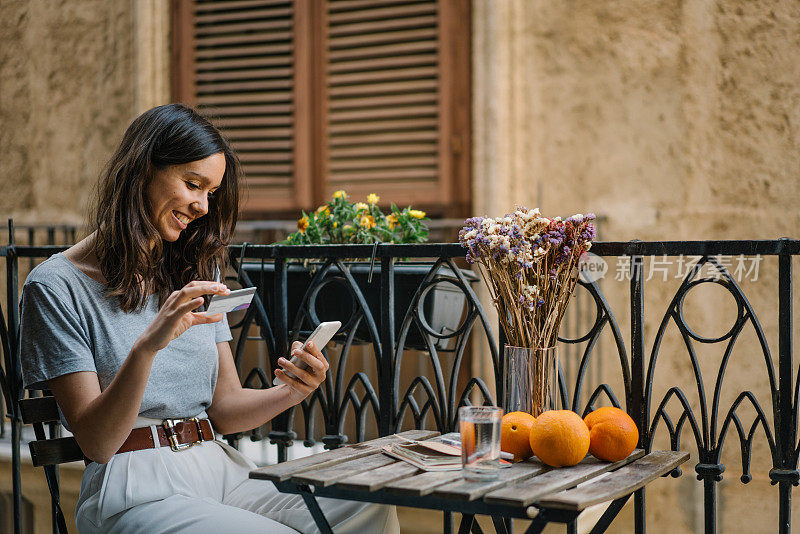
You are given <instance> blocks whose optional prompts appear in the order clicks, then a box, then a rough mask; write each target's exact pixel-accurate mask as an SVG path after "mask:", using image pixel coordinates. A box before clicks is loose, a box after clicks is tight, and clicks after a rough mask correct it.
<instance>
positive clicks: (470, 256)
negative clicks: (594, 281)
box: [459, 207, 595, 349]
mask: <svg viewBox="0 0 800 534" xmlns="http://www.w3.org/2000/svg"><path fill="white" fill-rule="evenodd" d="M594 219H595V216H594V214H592V213H590V214H588V215H582V214H577V215H573V216H572V217H569V218H567V219H564V220H562V219H561V217H555V218H552V219H550V218H547V217H544V216H543V215H542V214H541V213H540V212H539V209H538V208H536V209H532V210H528V209H525V208H523V207H520V208H517V210H516V211H514V213H511V214H509V215H506V216H505V217H498V218H491V217H473V218H471V219H467V220H466V221H465V225H464V227H463V228H462V229H461V231H460V232H459V241H460V242H461V244H462V246H463V247H464V248H466V249H467V250H468V252H467V261H468V262H470V263H477V264H478V268H479V270H480V272H481V275H482V276H483V278H484V281H485V282H486V284H487V286H488V287H489V290H490V293H491V296H492V300H493V302H494V306H495V308H497V312H498V315H499V316H500V324H501V326H502V328H503V330H504V331H505V334H506V338H507V339H508V342H509V344H510V345H515V346H517V347H529V348H540V349H541V348H550V347H554V346H555V344H556V340H557V338H558V328H559V325H560V324H561V320H562V319H563V317H564V312H565V311H566V309H567V304H568V303H569V299H570V297H571V295H572V292H573V290H574V288H575V283H576V280H577V278H578V262H579V261H580V257H581V254H583V253H584V252H586V251H587V250H589V248H590V247H591V246H592V239H594V236H595V226H594V224H593V223H592V222H591V221H593V220H594Z"/></svg>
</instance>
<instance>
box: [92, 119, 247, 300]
mask: <svg viewBox="0 0 800 534" xmlns="http://www.w3.org/2000/svg"><path fill="white" fill-rule="evenodd" d="M218 153H222V154H223V155H224V156H225V174H224V176H223V178H222V183H221V184H220V187H219V189H217V191H216V192H215V193H214V195H213V197H211V198H209V201H208V213H206V214H205V215H204V216H202V217H199V218H197V219H195V220H193V221H192V222H191V223H189V226H188V227H187V228H186V229H185V230H184V231H183V232H181V234H180V237H179V238H178V239H177V241H175V242H169V241H164V240H163V239H162V238H161V235H160V234H159V232H158V230H157V229H156V227H155V226H154V225H153V223H152V221H151V220H150V217H149V214H148V210H147V201H146V198H145V190H146V188H147V185H148V184H149V183H150V181H151V180H152V179H153V177H154V174H155V172H156V171H157V170H162V169H165V168H167V167H169V166H170V165H180V164H185V163H190V162H192V161H197V160H201V159H204V158H207V157H208V156H211V155H213V154H218ZM240 176H241V166H240V164H239V159H238V158H237V156H236V154H235V153H234V152H233V150H232V149H231V147H230V145H229V144H228V142H227V141H226V140H225V138H224V137H223V136H222V134H221V133H220V132H219V130H217V129H216V128H215V127H214V126H213V125H212V124H211V122H209V121H208V119H206V118H205V117H203V116H202V115H200V114H199V113H198V112H197V111H195V110H194V109H192V108H190V107H188V106H185V105H183V104H169V105H166V106H159V107H156V108H153V109H151V110H149V111H146V112H145V113H143V114H142V115H140V116H139V117H138V118H137V119H136V120H134V121H133V123H132V124H131V125H130V126H129V127H128V129H127V131H126V132H125V135H124V136H123V138H122V142H121V143H120V145H119V147H118V148H117V150H116V152H114V155H113V156H112V157H111V160H110V161H109V162H108V165H106V167H105V169H104V170H103V172H102V174H101V175H100V180H99V182H98V184H97V194H96V198H95V206H94V209H93V210H92V211H91V212H90V215H89V216H90V220H89V226H90V229H91V230H94V231H95V232H96V234H95V235H96V239H95V242H94V253H95V254H96V255H97V258H98V259H99V263H100V270H101V272H102V273H103V276H104V277H105V279H106V283H107V289H106V294H107V295H108V296H112V297H119V299H120V305H121V308H122V309H123V310H124V311H126V312H129V311H133V310H140V309H142V308H143V307H144V305H145V302H146V300H147V297H148V296H149V295H151V294H157V295H158V298H159V305H161V304H163V303H164V300H165V299H166V298H167V297H168V296H169V294H170V293H171V292H172V291H174V290H176V289H180V288H181V287H183V286H184V285H186V284H187V283H189V282H191V281H193V280H213V279H214V278H215V277H216V276H217V274H218V273H224V272H225V270H226V268H227V266H228V258H227V252H226V247H227V245H228V244H229V243H230V240H231V237H232V236H233V232H234V229H235V227H236V220H237V215H238V206H239V179H240Z"/></svg>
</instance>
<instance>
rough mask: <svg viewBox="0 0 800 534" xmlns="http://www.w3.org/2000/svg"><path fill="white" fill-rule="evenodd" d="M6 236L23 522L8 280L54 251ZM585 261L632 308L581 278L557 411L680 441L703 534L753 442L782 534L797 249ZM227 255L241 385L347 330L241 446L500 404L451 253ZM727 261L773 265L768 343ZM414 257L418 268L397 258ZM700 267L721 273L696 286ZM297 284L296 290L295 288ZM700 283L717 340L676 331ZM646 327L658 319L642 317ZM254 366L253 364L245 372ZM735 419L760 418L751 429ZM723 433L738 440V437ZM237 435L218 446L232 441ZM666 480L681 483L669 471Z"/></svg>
mask: <svg viewBox="0 0 800 534" xmlns="http://www.w3.org/2000/svg"><path fill="white" fill-rule="evenodd" d="M12 228H13V226H12ZM11 234H12V235H11V239H10V241H9V242H10V244H9V246H6V247H0V256H2V257H3V258H4V259H5V264H6V265H5V266H6V269H5V272H6V286H5V289H6V297H7V298H6V306H5V310H3V309H2V307H1V306H0V313H3V314H4V315H3V320H2V325H3V326H2V327H0V342H2V350H3V357H4V366H3V374H2V375H0V379H2V386H3V396H4V400H5V401H6V405H7V406H8V410H9V411H10V412H11V413H10V418H11V429H12V456H13V458H12V460H13V465H14V467H13V469H14V480H13V482H14V486H15V513H17V514H18V513H19V510H21V504H20V503H21V501H19V496H20V495H21V494H20V493H19V488H20V482H19V439H20V433H19V431H20V418H19V415H18V414H17V413H16V412H15V406H16V403H17V400H18V399H19V398H21V396H22V395H23V394H25V392H23V391H22V390H21V381H20V378H19V361H18V358H17V352H16V350H17V349H16V342H17V339H16V338H17V332H18V324H19V317H18V312H17V298H18V288H19V283H20V280H19V273H18V268H19V263H20V259H22V258H28V259H29V261H30V262H32V261H33V260H34V259H37V258H45V257H48V256H49V255H51V254H53V253H54V252H57V251H59V250H61V249H62V248H63V247H20V246H17V245H16V244H15V243H14V240H13V231H12V232H11ZM592 253H594V254H597V255H598V256H600V257H603V258H606V259H609V260H611V259H617V260H618V261H620V260H622V259H624V260H625V265H626V266H625V269H624V270H625V275H626V276H625V278H627V280H626V281H627V282H628V284H627V287H626V288H625V290H624V293H625V294H624V299H623V300H625V301H627V305H626V306H624V307H623V308H620V307H617V309H612V305H611V304H609V303H610V302H611V300H610V299H609V295H607V294H604V292H603V289H606V290H608V287H607V286H606V285H603V284H602V283H599V282H596V281H595V282H581V284H580V287H579V291H582V292H583V295H582V298H588V299H589V300H587V301H586V302H589V303H590V305H591V306H590V307H591V308H592V309H593V310H594V318H593V319H591V320H589V321H588V322H587V323H586V324H585V325H584V327H583V330H582V331H579V330H572V331H571V332H570V334H569V335H567V333H566V332H565V331H562V337H560V338H559V340H560V341H561V343H562V346H563V347H575V348H576V350H575V354H577V356H576V357H575V359H574V361H571V362H569V363H570V367H569V368H568V369H567V370H568V372H565V369H564V367H563V366H562V368H561V369H560V370H559V382H560V397H561V399H560V401H561V404H562V406H563V407H566V408H569V409H572V410H575V411H577V412H578V413H581V414H584V413H586V412H588V411H591V410H592V409H594V408H595V407H597V406H598V405H600V404H611V405H614V406H619V407H622V408H624V409H625V410H626V411H627V412H628V413H629V414H630V415H631V416H632V417H633V418H634V420H635V421H636V423H637V426H638V427H639V429H640V443H639V445H640V446H641V447H644V448H645V449H650V448H651V447H653V446H654V443H656V441H657V440H658V439H666V440H667V441H668V442H669V444H670V446H671V448H673V449H675V450H677V449H679V448H680V447H682V446H686V445H687V444H688V445H691V446H693V447H695V448H696V450H697V452H698V461H697V464H696V465H695V472H696V475H697V477H698V479H699V480H701V481H702V484H703V491H704V511H705V519H704V522H705V527H704V528H705V531H706V532H708V533H711V532H715V531H716V524H717V518H716V511H717V503H716V499H717V490H718V488H719V482H720V481H721V480H722V474H723V471H724V470H725V465H724V464H723V462H722V453H723V450H724V447H725V445H726V444H728V447H730V446H731V445H730V443H734V446H735V444H736V442H737V441H738V446H739V456H740V459H741V468H742V471H741V475H740V479H741V482H742V483H748V482H749V481H750V479H751V478H752V475H751V454H752V450H753V446H754V444H755V443H759V444H762V443H763V444H764V446H765V447H766V449H767V450H768V451H769V455H770V459H771V462H772V467H771V469H770V471H769V478H770V480H771V481H772V483H773V484H776V485H777V486H778V505H779V513H778V527H779V528H778V531H779V532H783V533H788V532H790V513H791V495H792V487H793V486H796V485H797V484H798V479H799V476H798V469H797V465H798V455H800V444H798V440H797V435H796V428H797V412H798V395H800V388H799V387H798V381H795V380H794V375H793V370H794V365H795V363H794V360H793V354H792V328H793V322H792V315H793V309H792V258H793V257H794V256H796V255H798V254H799V253H800V241H796V240H788V239H784V240H774V241H721V242H712V241H682V242H637V241H634V242H601V243H596V244H595V245H594V247H593V248H592ZM230 254H231V259H232V263H233V266H234V271H232V273H231V277H232V278H233V279H234V280H235V281H236V282H237V283H238V284H240V285H242V286H248V287H249V286H257V287H258V291H257V297H256V299H255V302H254V305H252V306H251V307H250V308H249V309H248V310H247V311H246V312H245V313H243V314H241V316H240V317H237V318H236V321H235V323H232V324H231V326H232V328H233V329H234V330H235V331H237V337H236V340H237V341H236V345H235V347H234V350H233V353H234V358H235V361H236V364H237V367H238V368H239V371H240V374H241V376H242V377H243V382H244V384H245V385H246V386H247V387H255V388H266V387H271V386H272V377H273V374H272V373H273V372H274V370H275V369H276V368H277V367H278V364H277V360H278V358H279V357H281V356H284V355H286V354H287V353H288V352H289V346H290V343H291V342H292V341H293V340H297V339H300V338H303V337H304V336H305V335H306V334H307V333H308V332H309V331H310V330H312V329H313V328H314V326H315V325H316V324H318V323H319V322H320V321H322V320H326V319H330V318H332V317H330V314H332V313H340V314H341V313H344V315H342V316H341V317H342V322H343V323H344V324H343V328H342V330H341V331H340V333H339V334H338V335H337V337H336V338H335V343H334V344H333V345H332V346H329V347H328V348H326V350H325V352H326V355H327V357H328V358H329V360H330V361H331V371H330V372H329V375H328V377H327V379H326V382H325V383H324V384H323V386H322V387H321V388H319V389H318V390H317V391H316V392H315V393H314V394H313V395H312V396H310V397H309V398H308V399H306V400H305V401H303V402H302V403H301V404H300V405H298V406H297V407H295V408H293V409H290V410H288V411H286V412H284V413H283V414H281V415H280V416H278V417H276V418H275V419H274V420H273V421H272V422H271V424H270V425H269V427H268V430H269V431H268V433H266V434H265V433H264V430H265V429H266V427H265V428H262V429H256V430H255V431H254V432H253V433H251V435H250V436H248V437H250V438H252V439H265V438H268V439H270V440H271V441H272V442H274V443H276V444H278V450H279V459H280V460H285V459H286V448H287V447H288V446H289V445H290V444H291V443H292V441H293V440H295V439H297V437H298V432H300V431H301V430H302V432H303V435H304V439H305V440H306V442H308V443H310V442H312V441H316V440H321V441H323V442H324V443H325V445H326V446H327V447H331V448H332V447H337V446H340V445H341V444H343V443H345V442H346V441H352V440H356V441H358V440H361V439H364V438H365V436H366V434H368V433H377V434H380V435H386V434H391V433H394V432H396V431H397V430H399V429H401V428H405V427H408V426H414V427H427V428H435V429H437V430H440V431H442V432H447V431H451V430H453V429H454V428H455V425H456V415H455V414H456V411H457V408H458V406H460V405H462V404H467V403H487V404H488V403H495V402H496V399H499V398H502V387H503V384H502V374H503V346H502V345H503V336H502V333H499V332H496V331H495V329H494V328H493V325H492V324H491V321H490V319H489V315H488V314H487V313H486V311H485V310H484V309H483V307H482V306H481V302H480V300H479V299H478V296H477V293H476V289H477V285H475V279H474V276H473V275H472V274H471V273H470V272H469V271H468V270H464V269H462V268H460V267H459V263H458V262H457V260H459V259H460V258H462V257H463V250H462V249H461V247H460V246H459V245H457V244H428V245H376V246H372V245H337V246H304V247H289V246H281V245H247V244H244V245H237V246H232V247H231V248H230ZM681 255H692V256H697V257H698V261H697V262H696V264H695V265H694V266H693V267H692V268H691V269H688V270H687V271H686V273H685V275H684V276H683V278H682V280H681V281H680V284H679V287H678V288H677V290H675V291H674V293H672V294H671V296H669V297H668V298H667V299H664V300H660V301H659V302H658V311H657V313H658V315H654V312H653V310H652V309H651V310H650V313H648V315H647V318H648V319H649V321H647V322H648V324H650V325H652V326H653V329H654V330H653V333H652V334H651V339H648V338H647V336H646V335H645V324H646V316H645V308H646V306H645V298H644V293H645V286H647V287H650V286H651V285H652V284H651V283H649V282H648V283H646V282H647V279H646V278H647V277H646V276H645V265H646V259H647V258H655V257H665V256H681ZM737 255H745V256H748V257H752V256H757V255H760V256H765V257H767V258H770V259H771V260H772V261H774V262H775V263H777V295H776V298H775V301H776V302H775V304H776V306H775V309H776V310H777V340H770V339H769V336H768V335H767V334H766V333H765V332H764V329H763V328H762V319H763V318H762V319H759V317H758V314H757V313H756V309H755V307H754V306H753V305H752V304H751V302H750V300H749V299H748V296H747V295H746V291H745V290H744V289H743V287H742V286H741V285H740V284H739V283H738V282H737V280H736V279H735V277H734V276H733V275H732V273H731V272H730V269H729V268H728V267H727V266H726V265H725V264H724V263H723V262H722V261H720V260H719V259H718V258H719V257H720V256H737ZM409 258H413V259H414V262H407V261H401V260H405V259H409ZM419 260H426V261H424V262H420V261H419ZM304 262H305V264H306V265H305V266H304ZM408 266H413V269H411V271H413V272H412V273H411V274H409V275H408V276H409V277H410V278H408V280H411V282H408V281H407V280H406V279H405V278H403V277H404V276H405V274H403V272H402V271H405V270H407V269H406V267H408ZM709 266H710V268H711V269H712V271H714V272H716V275H714V276H708V275H703V274H702V269H703V268H704V267H705V268H707V269H708V268H709ZM306 267H309V268H306ZM298 280H299V281H300V285H299V286H298V287H299V288H298V287H295V285H296V284H295V283H296V282H297V281H298ZM231 282H233V280H231ZM704 287H715V288H718V289H721V290H723V291H724V292H726V294H727V295H729V296H730V297H731V298H732V300H733V303H734V306H733V308H734V310H733V311H734V313H733V321H732V324H731V325H730V327H729V328H728V329H727V330H726V331H725V332H723V333H722V334H720V335H716V336H704V335H701V334H699V333H698V332H697V331H696V330H695V329H693V328H692V326H691V324H690V321H689V320H688V319H687V307H688V306H689V304H688V300H687V299H691V295H692V294H693V292H695V291H699V290H700V288H704ZM617 289H619V288H617ZM617 293H619V291H617ZM331 295H333V296H331ZM616 297H619V295H618V294H617V295H616ZM437 299H440V300H441V302H444V303H451V304H452V302H458V303H459V304H458V305H456V306H455V308H458V306H461V308H459V309H460V313H459V314H457V315H458V316H457V318H456V319H455V320H452V318H451V320H450V321H449V322H447V321H442V320H440V319H438V318H436V317H434V316H433V315H432V313H433V311H435V309H436V308H437V307H436V306H432V305H431V302H439V301H438V300H437ZM619 301H620V299H617V300H616V301H615V302H617V304H619ZM331 306H334V307H336V306H338V308H336V309H337V310H338V311H336V310H334V311H331ZM341 310H345V311H344V312H342V311H341ZM654 316H655V317H658V319H657V320H653V319H652V317H654ZM617 317H626V318H627V321H626V322H627V323H628V324H627V325H624V326H621V325H620V322H619V320H618V319H617ZM672 334H674V336H675V338H676V339H677V340H678V341H677V342H676V343H678V346H681V347H682V349H681V351H680V354H679V355H677V356H676V355H675V354H672V353H671V354H670V359H671V360H670V361H672V362H673V365H681V366H683V368H684V369H687V370H688V372H689V376H691V380H692V384H691V386H690V387H688V388H683V387H681V386H679V385H669V387H666V391H664V392H662V391H660V389H663V388H664V387H665V386H663V385H661V382H664V381H665V380H666V382H669V378H670V377H669V371H668V370H665V369H663V366H664V364H663V362H664V355H663V353H664V351H665V350H673V349H665V347H666V346H667V345H666V340H667V338H668V336H669V335H672ZM744 335H751V336H754V338H755V340H756V346H757V347H758V350H757V351H754V352H753V354H755V355H753V354H750V361H758V362H759V364H758V368H759V371H758V373H759V375H760V376H761V377H762V381H763V382H764V383H765V384H767V386H766V388H765V391H766V392H764V391H762V392H754V391H751V390H750V384H738V383H737V384H730V380H727V381H726V373H727V371H728V370H729V369H730V366H731V365H735V363H733V361H732V360H733V358H734V356H733V354H734V349H735V348H736V347H737V343H741V339H742V338H743V336H744ZM604 340H605V341H604ZM770 341H772V346H771V344H770ZM776 341H777V345H775V342H776ZM601 346H604V347H606V348H605V349H604V350H611V351H612V352H615V353H616V354H613V356H611V357H610V358H608V359H609V361H611V362H612V364H613V365H611V366H610V367H609V366H608V362H606V364H605V367H604V369H605V371H606V373H605V375H604V377H606V378H607V377H611V379H610V380H605V379H603V380H602V381H599V383H595V382H598V379H592V378H591V377H590V373H589V369H590V368H591V367H592V366H593V365H598V362H599V360H600V356H599V354H598V353H599V351H600V347H601ZM476 347H483V349H482V350H483V351H484V354H485V355H486V356H487V358H486V361H487V362H488V365H487V366H486V371H487V372H486V375H485V376H480V375H478V376H476V375H475V374H473V373H472V370H473V368H470V369H465V366H466V365H467V363H468V362H470V361H471V358H469V355H470V354H474V353H476V351H478V350H480V349H478V348H476ZM707 347H718V348H719V351H720V352H721V358H720V360H719V364H718V365H717V366H716V368H715V369H711V371H712V372H709V370H708V363H704V362H703V361H702V357H701V356H700V352H701V349H704V348H707ZM570 350H572V349H570ZM358 353H361V354H362V355H361V361H360V363H359V362H357V361H355V360H357V359H358ZM756 353H757V354H756ZM606 356H607V355H606ZM756 358H757V360H756ZM254 360H255V361H256V363H257V364H256V365H252V366H251V367H249V366H250V365H251V364H252V362H253V361H254ZM562 360H564V358H562ZM681 361H682V362H683V363H677V364H676V363H674V362H681ZM573 364H574V365H573ZM415 365H416V369H417V370H416V371H415V370H414V366H415ZM704 366H705V368H704ZM409 369H410V370H411V371H413V372H409ZM725 387H728V388H733V389H734V390H735V391H734V392H733V395H732V398H733V399H734V400H733V401H732V402H731V403H727V401H723V397H724V395H723V393H722V392H723V389H725ZM745 409H747V410H752V411H753V413H755V416H753V417H752V418H751V419H746V417H745V416H744V412H745ZM301 417H302V420H303V421H302V423H301V422H300V418H301ZM348 428H349V429H350V430H348ZM349 432H351V434H349ZM729 434H732V435H734V436H735V437H737V438H738V440H735V441H733V438H732V437H731V436H729ZM242 437H244V436H242V435H239V436H228V438H229V439H230V440H231V441H235V440H237V439H240V438H242ZM673 475H674V476H679V475H680V473H679V472H678V471H677V470H676V472H674V473H673ZM16 517H17V519H19V516H18V515H17V516H16ZM635 528H636V532H644V529H645V492H644V490H640V491H639V492H637V493H636V495H635Z"/></svg>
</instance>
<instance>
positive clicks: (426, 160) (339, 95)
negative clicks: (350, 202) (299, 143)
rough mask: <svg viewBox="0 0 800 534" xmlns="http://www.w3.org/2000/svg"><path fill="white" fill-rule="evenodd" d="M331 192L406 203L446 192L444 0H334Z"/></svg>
mask: <svg viewBox="0 0 800 534" xmlns="http://www.w3.org/2000/svg"><path fill="white" fill-rule="evenodd" d="M326 4H327V6H326V7H327V9H326V13H325V16H326V18H327V20H326V22H327V46H326V50H325V54H326V58H325V65H326V72H325V81H326V83H325V91H326V96H327V98H326V102H327V108H326V110H325V125H326V134H327V135H326V143H325V175H326V176H325V178H326V180H325V192H326V194H328V195H329V194H330V193H331V192H332V191H335V190H337V189H346V190H347V191H348V192H351V193H352V194H353V196H354V197H361V198H363V197H364V196H365V195H366V194H367V193H371V192H376V193H379V194H380V195H381V196H382V198H383V200H385V201H387V202H395V203H397V204H398V205H402V204H409V203H412V204H415V205H418V204H423V205H425V204H427V205H430V204H431V203H436V202H437V201H438V200H439V199H440V198H441V197H439V198H437V195H441V193H442V184H441V181H442V176H441V173H440V168H439V158H440V153H439V152H440V148H439V147H440V133H441V132H440V128H439V124H440V110H439V90H440V83H439V69H440V65H439V41H438V39H439V27H438V25H439V22H438V6H437V1H436V0H424V1H413V0H412V1H409V0H406V1H390V0H387V1H384V2H372V1H363V0H329V1H328V2H327V3H326Z"/></svg>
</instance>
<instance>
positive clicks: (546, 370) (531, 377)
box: [503, 345, 558, 417]
mask: <svg viewBox="0 0 800 534" xmlns="http://www.w3.org/2000/svg"><path fill="white" fill-rule="evenodd" d="M503 363H504V366H503V409H504V410H505V413H509V412H528V413H529V414H531V415H533V416H534V417H538V416H539V414H540V413H542V412H544V411H547V410H555V409H556V404H557V399H558V371H557V369H558V356H557V354H556V348H555V347H549V348H528V347H512V346H509V345H506V347H505V351H504V353H503Z"/></svg>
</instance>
